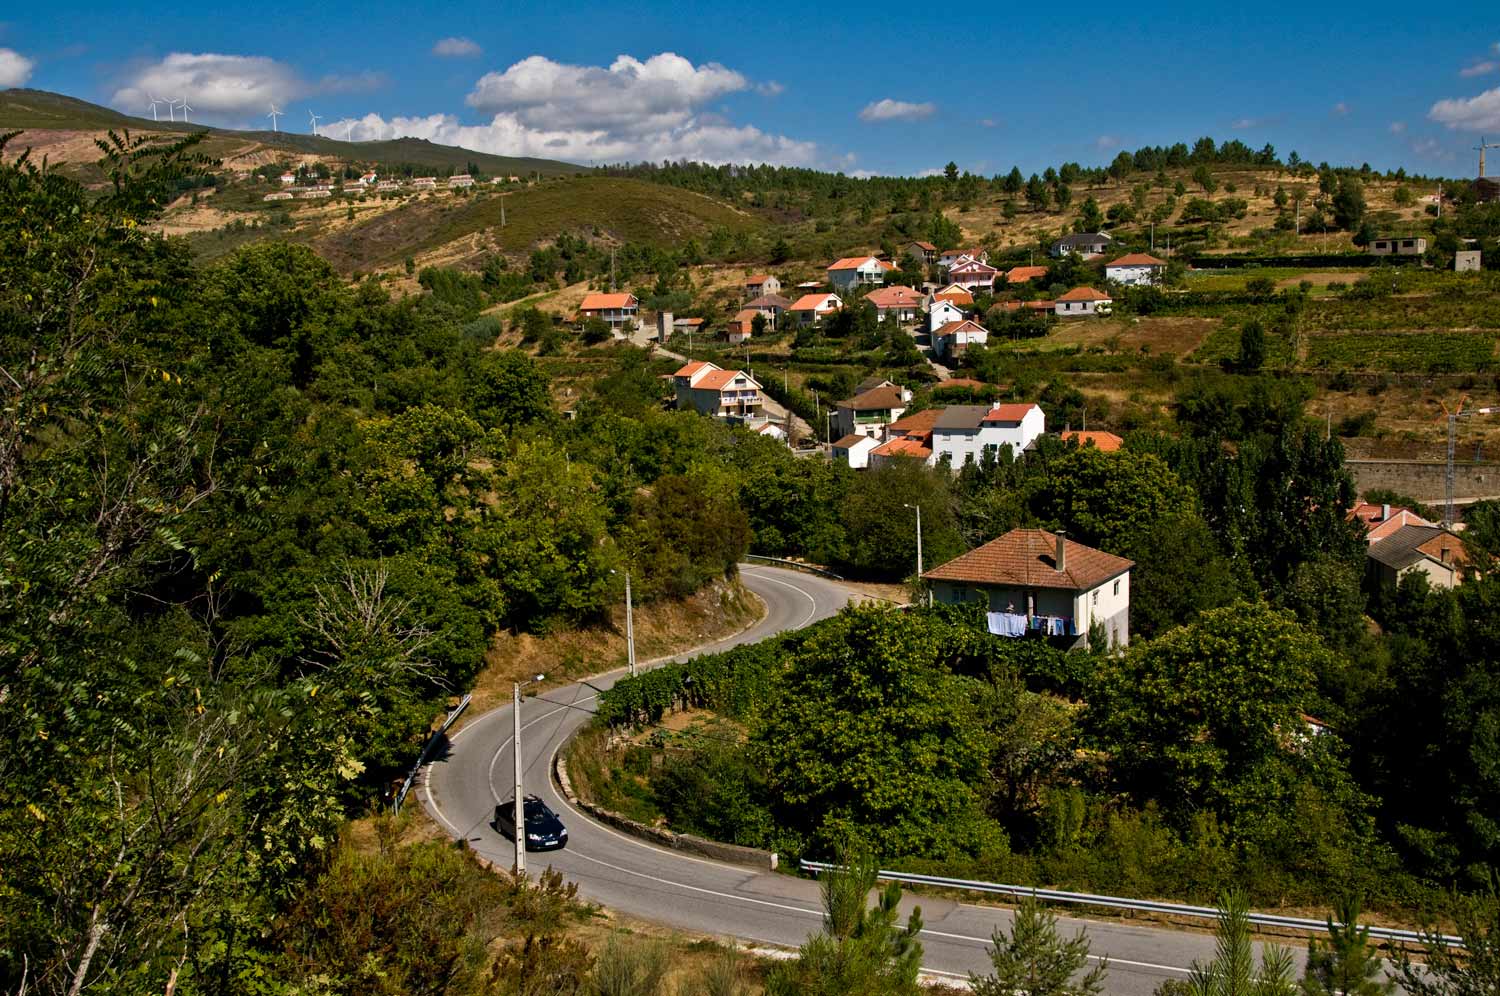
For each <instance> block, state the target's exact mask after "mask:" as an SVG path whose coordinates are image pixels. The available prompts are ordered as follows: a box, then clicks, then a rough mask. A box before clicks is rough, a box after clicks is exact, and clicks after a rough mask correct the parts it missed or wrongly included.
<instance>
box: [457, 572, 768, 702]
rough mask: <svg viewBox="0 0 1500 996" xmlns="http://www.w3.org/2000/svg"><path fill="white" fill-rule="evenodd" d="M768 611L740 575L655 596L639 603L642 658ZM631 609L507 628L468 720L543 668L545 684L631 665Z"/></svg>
mask: <svg viewBox="0 0 1500 996" xmlns="http://www.w3.org/2000/svg"><path fill="white" fill-rule="evenodd" d="M764 614H765V606H764V605H763V604H762V603H761V601H760V599H759V598H757V597H756V596H755V595H754V594H752V593H751V592H750V591H749V590H748V589H746V588H745V587H744V586H743V585H741V584H740V583H739V582H738V581H737V580H736V581H733V582H720V583H715V584H712V585H710V586H709V587H707V588H705V589H703V590H702V591H700V592H698V593H697V594H695V595H693V596H691V597H689V598H686V599H682V600H680V601H662V602H651V603H648V604H646V605H638V606H636V609H635V647H636V660H637V662H639V663H644V662H646V661H650V660H653V659H655V658H658V657H668V656H671V655H673V654H679V653H682V652H683V651H686V650H690V649H692V648H693V647H697V646H701V645H702V644H704V643H709V642H712V641H714V640H718V639H722V638H723V637H726V636H730V635H732V634H734V633H738V632H739V631H740V630H742V629H745V628H746V627H747V626H749V625H750V624H751V623H754V622H756V621H757V620H759V619H760V618H761V616H763V615H764ZM625 656H626V654H625V608H624V606H623V605H621V606H619V607H617V608H616V609H615V610H614V612H613V613H612V615H611V618H610V621H609V623H608V624H606V625H599V626H592V627H588V628H585V629H576V630H567V631H563V632H558V633H552V634H547V635H543V636H537V635H533V634H530V633H501V634H499V635H498V636H496V637H495V641H494V644H493V645H492V646H491V648H490V651H489V653H488V654H486V664H485V667H484V670H482V671H480V673H479V676H478V677H477V678H475V680H474V688H473V690H472V695H473V697H474V698H473V701H472V703H471V704H470V707H469V710H468V712H467V713H466V714H465V721H467V719H468V718H471V717H474V716H480V715H483V714H484V713H485V712H488V711H489V710H490V709H493V708H495V707H497V706H500V705H503V704H505V703H506V702H508V701H509V700H510V696H511V684H512V683H513V682H516V681H520V680H522V679H525V678H529V677H531V676H532V675H536V674H545V675H547V680H546V682H544V683H543V684H544V686H553V685H559V684H565V683H567V682H569V681H574V680H576V679H578V678H582V677H586V676H588V675H592V674H599V673H601V672H604V671H609V670H613V669H614V668H618V667H623V666H624V665H625Z"/></svg>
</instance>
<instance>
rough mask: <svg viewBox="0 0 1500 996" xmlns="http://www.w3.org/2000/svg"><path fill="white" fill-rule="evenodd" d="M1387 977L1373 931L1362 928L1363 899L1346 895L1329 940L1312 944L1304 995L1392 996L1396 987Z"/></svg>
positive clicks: (1337, 907)
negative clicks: (1360, 917) (1375, 945)
mask: <svg viewBox="0 0 1500 996" xmlns="http://www.w3.org/2000/svg"><path fill="white" fill-rule="evenodd" d="M1383 975H1384V969H1383V967H1382V966H1381V964H1380V954H1379V952H1377V951H1376V950H1375V949H1374V948H1373V947H1371V946H1370V928H1368V927H1361V926H1360V925H1359V899H1358V898H1356V897H1355V896H1353V895H1349V894H1345V895H1344V896H1342V897H1341V898H1340V899H1339V900H1338V901H1337V902H1335V903H1334V907H1333V912H1332V913H1330V914H1329V916H1328V937H1327V938H1326V939H1324V938H1318V937H1314V938H1313V939H1312V941H1310V942H1309V943H1308V946H1307V968H1306V970H1305V972H1304V973H1303V976H1302V992H1303V993H1304V994H1305V996H1390V994H1391V993H1392V992H1394V991H1395V989H1396V983H1395V980H1394V979H1386V978H1384V977H1383ZM1408 991H1410V990H1408Z"/></svg>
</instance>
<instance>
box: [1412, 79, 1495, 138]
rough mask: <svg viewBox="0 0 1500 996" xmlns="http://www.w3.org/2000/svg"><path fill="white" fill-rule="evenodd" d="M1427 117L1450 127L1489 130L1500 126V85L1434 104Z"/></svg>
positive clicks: (1467, 129) (1466, 129)
mask: <svg viewBox="0 0 1500 996" xmlns="http://www.w3.org/2000/svg"><path fill="white" fill-rule="evenodd" d="M1427 117H1428V118H1429V119H1431V120H1433V121H1436V122H1438V123H1439V124H1445V125H1447V126H1448V127H1449V128H1458V129H1462V130H1464V131H1489V130H1492V129H1497V128H1500V87H1496V88H1495V89H1493V90H1486V91H1484V93H1481V94H1478V95H1477V96H1474V97H1452V98H1449V99H1447V100H1440V101H1438V102H1437V103H1436V104H1433V105H1432V108H1431V109H1430V110H1429V111H1428V112H1427Z"/></svg>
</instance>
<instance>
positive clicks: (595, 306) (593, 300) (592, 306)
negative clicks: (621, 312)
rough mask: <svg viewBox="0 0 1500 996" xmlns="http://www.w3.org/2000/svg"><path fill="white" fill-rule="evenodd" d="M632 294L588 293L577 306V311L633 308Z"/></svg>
mask: <svg viewBox="0 0 1500 996" xmlns="http://www.w3.org/2000/svg"><path fill="white" fill-rule="evenodd" d="M635 304H636V300H635V295H634V294H590V295H588V296H587V297H585V298H584V299H583V303H582V304H580V305H579V306H578V310H579V311H607V310H611V309H614V308H633V307H635Z"/></svg>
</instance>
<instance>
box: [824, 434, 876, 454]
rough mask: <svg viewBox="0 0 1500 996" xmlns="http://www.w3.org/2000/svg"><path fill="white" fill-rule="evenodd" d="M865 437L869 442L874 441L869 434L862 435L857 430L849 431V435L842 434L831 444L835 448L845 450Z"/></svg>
mask: <svg viewBox="0 0 1500 996" xmlns="http://www.w3.org/2000/svg"><path fill="white" fill-rule="evenodd" d="M866 439H870V441H871V442H874V440H873V439H872V438H871V437H870V436H866V435H862V434H860V433H858V432H851V433H849V435H847V436H844V437H843V438H842V439H840V440H839V441H838V442H836V443H834V444H833V445H834V448H835V449H840V450H847V449H848V448H849V447H851V446H857V445H858V444H859V443H860V442H862V441H864V440H866Z"/></svg>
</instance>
